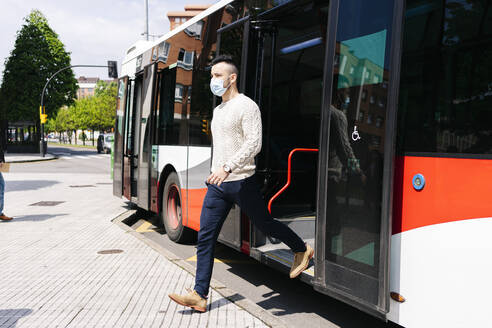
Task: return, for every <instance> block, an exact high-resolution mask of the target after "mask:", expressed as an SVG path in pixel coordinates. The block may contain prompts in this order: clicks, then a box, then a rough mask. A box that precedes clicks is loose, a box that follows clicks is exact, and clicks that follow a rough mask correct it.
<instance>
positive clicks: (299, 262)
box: [289, 244, 314, 278]
mask: <svg viewBox="0 0 492 328" xmlns="http://www.w3.org/2000/svg"><path fill="white" fill-rule="evenodd" d="M313 255H314V249H313V248H312V247H311V246H309V245H308V244H306V251H305V252H298V253H295V255H294V263H292V268H291V269H290V275H289V276H290V277H291V278H295V277H297V276H298V275H300V274H301V273H302V271H304V270H306V269H307V267H308V265H309V260H310V259H312V258H313Z"/></svg>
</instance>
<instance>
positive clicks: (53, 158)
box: [5, 155, 59, 163]
mask: <svg viewBox="0 0 492 328" xmlns="http://www.w3.org/2000/svg"><path fill="white" fill-rule="evenodd" d="M52 156H53V157H51V158H45V159H26V160H18V161H5V163H35V162H47V161H54V160H55V159H58V158H59V157H58V156H56V155H52Z"/></svg>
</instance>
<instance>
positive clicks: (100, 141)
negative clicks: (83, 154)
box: [97, 133, 114, 154]
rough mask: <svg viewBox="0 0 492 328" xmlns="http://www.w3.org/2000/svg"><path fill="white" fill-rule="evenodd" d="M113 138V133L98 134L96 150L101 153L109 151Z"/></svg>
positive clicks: (108, 152)
mask: <svg viewBox="0 0 492 328" xmlns="http://www.w3.org/2000/svg"><path fill="white" fill-rule="evenodd" d="M113 139H114V134H112V133H108V134H100V135H99V137H98V138H97V152H98V153H102V152H105V153H106V154H110V153H111V144H112V143H113Z"/></svg>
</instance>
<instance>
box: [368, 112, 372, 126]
mask: <svg viewBox="0 0 492 328" xmlns="http://www.w3.org/2000/svg"><path fill="white" fill-rule="evenodd" d="M367 124H372V114H367Z"/></svg>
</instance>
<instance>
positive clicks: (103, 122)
mask: <svg viewBox="0 0 492 328" xmlns="http://www.w3.org/2000/svg"><path fill="white" fill-rule="evenodd" d="M117 93H118V84H117V83H116V82H114V81H112V82H110V83H107V82H104V81H98V82H97V84H96V90H95V99H96V101H95V108H96V109H97V110H96V121H97V124H98V125H97V128H96V129H98V130H101V131H107V130H110V129H111V128H113V127H114V123H115V118H116V95H117Z"/></svg>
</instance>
